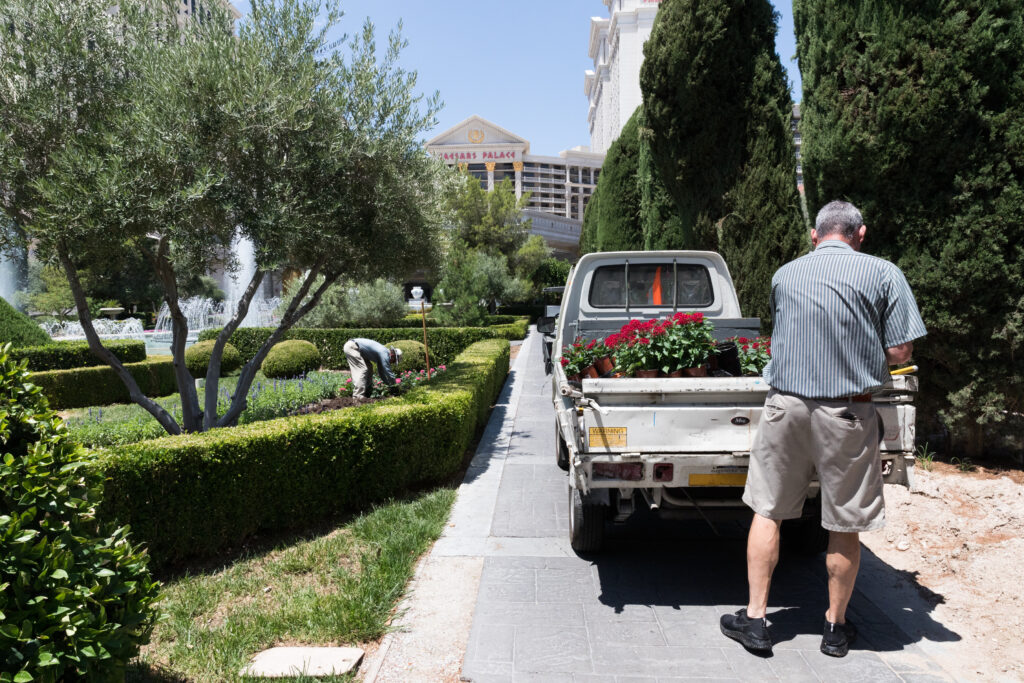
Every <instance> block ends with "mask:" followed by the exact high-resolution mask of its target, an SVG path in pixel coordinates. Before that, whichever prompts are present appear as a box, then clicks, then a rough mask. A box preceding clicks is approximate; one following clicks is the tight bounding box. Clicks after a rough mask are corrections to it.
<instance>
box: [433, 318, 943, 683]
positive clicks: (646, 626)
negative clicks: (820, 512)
mask: <svg viewBox="0 0 1024 683" xmlns="http://www.w3.org/2000/svg"><path fill="white" fill-rule="evenodd" d="M532 334H533V335H534V337H533V339H532V340H530V341H533V342H534V343H529V341H528V343H527V344H525V345H524V348H523V349H522V351H521V352H520V356H521V358H520V359H519V360H520V361H521V362H522V361H526V362H525V363H522V364H520V365H517V367H518V368H519V371H520V372H519V375H518V376H517V378H516V381H517V383H519V384H520V385H521V386H520V387H519V390H520V391H521V393H520V394H519V395H518V396H517V397H516V398H517V399H518V400H517V401H516V402H515V403H510V404H508V405H506V406H504V408H505V410H507V411H513V412H512V414H511V415H509V414H504V415H502V418H503V420H504V422H505V429H504V431H502V432H500V433H499V432H498V431H494V432H493V436H494V437H495V438H496V439H497V441H496V443H495V444H492V445H489V446H487V447H484V445H482V446H481V449H482V452H478V454H477V457H476V458H475V459H474V467H476V468H477V470H478V471H477V472H476V473H475V474H474V475H471V476H470V477H468V479H471V480H473V481H480V482H486V486H487V494H488V495H490V496H493V498H492V501H493V504H490V503H489V504H488V505H487V506H484V507H480V506H477V507H476V508H475V509H474V510H473V511H472V513H471V512H470V510H469V509H468V508H466V509H464V510H463V511H462V512H463V514H464V515H466V516H467V517H470V516H471V517H472V521H470V520H469V519H466V520H464V521H462V522H459V524H463V525H464V529H463V530H464V531H469V532H471V533H469V534H468V535H466V536H463V537H461V538H460V534H459V533H458V532H456V531H455V530H454V529H452V530H450V531H451V532H452V533H450V534H446V538H445V539H442V541H441V542H440V543H439V544H438V547H437V548H435V552H440V553H441V554H452V555H458V554H460V553H463V552H472V553H479V554H480V555H482V556H483V558H484V560H483V570H482V572H481V574H480V583H479V592H478V594H477V602H476V608H475V612H474V615H473V622H472V628H471V630H470V635H469V641H468V644H467V649H466V654H465V659H464V663H463V667H462V679H463V680H465V681H473V682H474V683H490V682H494V683H497V682H501V681H514V682H519V681H550V682H557V681H588V682H594V683H597V682H599V681H608V682H615V683H624V682H626V681H638V682H639V681H686V680H697V679H699V680H703V681H707V680H730V681H766V680H784V681H857V682H858V683H860V682H863V681H912V680H922V681H923V680H942V681H949V680H953V679H952V678H951V677H950V676H949V675H948V674H946V673H945V672H944V671H943V669H942V668H941V667H940V666H939V665H938V664H937V663H936V661H935V659H934V658H933V657H931V656H930V655H929V654H928V652H926V651H925V649H923V648H922V647H921V646H920V645H919V644H918V641H919V640H921V638H920V636H918V637H913V638H912V637H909V636H907V635H906V632H905V631H904V630H903V629H901V628H900V627H898V626H897V625H896V624H895V623H893V620H892V619H890V618H889V616H887V614H890V613H892V612H894V611H895V612H901V613H903V616H902V617H901V618H904V619H905V618H906V612H913V611H914V610H917V611H920V605H919V604H914V605H913V609H911V608H910V606H905V605H901V604H900V599H899V595H896V596H893V597H894V598H895V602H894V603H890V604H885V610H882V609H880V608H879V607H878V606H877V605H876V604H875V602H873V601H872V599H869V597H868V595H867V594H866V593H872V592H876V593H878V592H880V594H881V595H882V596H886V593H885V591H884V586H883V587H882V588H881V589H880V590H879V589H873V590H869V591H865V590H861V588H860V587H859V588H858V590H857V591H856V593H855V594H854V597H853V600H852V602H851V607H850V615H851V619H854V620H857V621H859V623H860V624H861V632H862V638H861V640H860V641H859V642H858V643H857V644H856V645H855V646H854V648H853V650H852V651H851V653H850V655H849V656H847V657H846V658H843V659H833V658H829V657H826V656H824V655H822V654H821V653H820V652H819V651H818V645H819V643H820V640H821V631H820V627H821V619H822V614H823V613H824V609H825V575H824V567H823V562H822V559H821V558H820V557H819V558H813V559H794V558H784V559H783V561H782V563H781V564H780V566H779V569H778V570H777V572H776V579H775V583H774V585H773V587H772V604H771V607H770V610H769V620H770V622H771V624H772V633H773V636H774V638H775V640H776V641H777V643H776V646H775V651H774V655H773V656H772V657H767V658H762V657H757V656H754V655H752V654H750V653H748V652H746V651H745V650H744V649H743V648H742V647H741V646H740V645H739V644H737V643H734V642H732V641H730V640H728V639H727V638H725V637H724V636H722V635H721V633H720V632H719V629H718V617H719V616H720V615H721V614H724V613H726V612H732V611H735V610H736V609H738V608H739V606H740V605H741V604H744V603H745V601H746V577H745V565H744V552H745V548H744V538H745V533H746V531H745V528H744V527H743V526H742V525H740V524H738V523H732V524H724V525H721V526H720V527H719V529H718V531H719V532H720V533H721V534H722V535H721V536H716V535H715V534H714V533H713V532H711V531H710V530H709V529H708V528H707V525H706V524H702V523H697V522H693V523H690V522H678V521H677V522H665V521H662V520H657V519H653V518H650V517H649V516H645V515H643V514H638V515H636V516H635V517H634V519H632V520H630V521H629V523H627V524H626V525H623V526H619V527H615V528H612V529H610V530H609V539H608V542H607V544H606V545H607V548H606V550H605V551H604V552H602V553H601V554H600V555H596V556H593V557H585V558H584V557H578V556H577V555H576V554H575V553H573V552H572V551H571V549H570V548H569V545H568V517H567V503H566V498H567V488H566V487H567V478H566V475H565V474H564V473H563V472H562V471H561V470H559V469H558V468H557V467H556V466H555V462H554V461H555V457H554V443H553V439H554V414H553V411H552V408H551V402H550V396H551V388H550V380H549V378H548V377H546V376H545V375H544V373H543V364H542V362H541V351H540V345H539V343H536V341H538V340H537V337H536V333H532ZM510 417H511V421H512V424H511V425H509V424H508V422H509V418H510ZM488 478H489V479H488ZM478 488H480V487H478ZM478 493H480V492H479V491H478ZM462 495H463V494H462V493H460V503H461V502H462ZM481 497H482V496H481ZM456 521H458V520H456ZM865 556H866V557H865V563H866V564H870V563H871V562H872V560H873V558H872V557H871V556H870V553H867V552H865ZM873 561H874V563H875V565H879V564H881V563H880V562H878V560H877V559H874V560H873ZM882 567H883V568H884V567H885V565H882ZM872 569H873V573H874V574H877V573H878V571H881V570H879V568H878V567H877V566H873V567H872ZM867 574H868V575H870V574H872V572H867ZM861 583H864V581H862V582H861ZM903 597H906V596H903ZM876 599H877V596H876ZM883 599H888V598H885V597H883ZM905 607H906V609H904V608H905ZM940 630H941V629H940ZM951 636H955V634H951ZM950 639H951V640H952V639H955V638H954V637H950Z"/></svg>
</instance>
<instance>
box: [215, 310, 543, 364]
mask: <svg viewBox="0 0 1024 683" xmlns="http://www.w3.org/2000/svg"><path fill="white" fill-rule="evenodd" d="M528 325H529V321H528V320H527V319H526V318H520V319H518V320H517V321H516V322H514V323H512V324H509V325H494V326H491V327H431V328H427V342H428V343H429V345H430V364H431V365H441V364H447V363H450V362H451V361H452V359H453V358H455V356H456V354H458V353H459V352H460V351H461V350H462V349H464V348H466V347H467V346H469V345H470V344H473V343H475V342H478V341H481V340H483V339H506V340H508V339H522V338H523V337H525V336H526V330H527V327H528ZM219 332H220V330H219V329H215V330H205V331H203V332H201V333H200V334H199V339H200V340H201V341H202V340H207V339H214V338H215V337H216V336H217V334H218V333H219ZM272 332H273V330H272V329H271V328H268V327H242V328H239V329H238V330H236V331H235V333H234V334H233V335H231V339H230V343H231V344H233V345H234V346H235V348H237V349H238V351H239V353H241V354H242V358H243V359H245V360H248V359H250V358H252V357H253V356H255V355H256V351H258V350H259V348H260V346H262V345H263V342H265V341H266V340H267V338H268V337H269V336H270V334H271V333H272ZM353 337H365V338H367V339H375V340H376V341H378V342H380V343H381V344H390V343H392V342H395V341H398V340H400V339H412V340H413V341H421V340H422V338H423V333H422V332H418V333H417V331H416V330H413V329H409V328H401V327H386V328H384V327H378V328H357V327H339V328H323V329H314V328H308V329H307V328H293V329H291V330H288V331H287V332H286V333H285V334H284V339H302V340H304V341H308V342H312V343H313V345H314V346H316V348H317V349H319V350H320V355H321V356H322V358H323V367H324V368H327V369H329V370H347V369H348V363H347V362H346V361H345V352H344V350H343V348H342V347H344V346H345V342H347V341H348V340H349V339H352V338H353Z"/></svg>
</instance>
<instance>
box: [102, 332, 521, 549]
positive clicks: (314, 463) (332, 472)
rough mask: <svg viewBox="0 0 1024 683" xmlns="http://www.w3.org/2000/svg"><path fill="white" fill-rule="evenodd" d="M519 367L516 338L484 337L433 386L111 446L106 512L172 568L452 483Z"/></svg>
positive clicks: (106, 458) (105, 468)
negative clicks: (513, 365)
mask: <svg viewBox="0 0 1024 683" xmlns="http://www.w3.org/2000/svg"><path fill="white" fill-rule="evenodd" d="M508 367H509V346H508V343H507V342H506V341H504V340H486V341H481V342H478V343H475V344H473V345H472V346H470V347H469V348H467V349H466V350H465V351H463V352H462V353H460V354H459V355H458V357H457V358H455V359H454V360H453V362H451V363H450V364H449V368H448V372H446V373H445V374H443V375H440V376H439V377H438V378H437V379H436V380H434V381H433V382H430V383H428V384H425V385H423V386H420V387H417V388H416V389H414V390H413V391H410V392H409V393H408V394H405V395H404V396H401V397H397V398H393V399H389V400H387V401H383V402H381V403H377V404H371V405H365V406H359V407H355V408H349V409H345V410H341V411H336V412H327V413H320V414H316V415H303V416H293V417H287V418H281V419H277V420H268V421H266V422H259V423H253V424H247V425H242V426H239V427H233V428H230V429H217V430H213V431H210V432H205V433H202V434H193V435H185V436H178V437H168V438H162V439H155V440H152V441H145V442H141V443H137V444H132V445H128V446H122V447H118V448H115V449H109V450H106V451H102V452H100V453H99V455H98V457H97V460H96V461H95V463H94V466H95V467H98V468H100V469H101V470H102V473H103V478H104V480H105V482H106V483H105V489H104V495H103V503H102V505H101V510H100V516H101V517H102V518H104V519H117V520H119V522H120V523H123V524H130V525H131V529H132V535H133V537H134V538H135V539H137V540H141V541H145V543H146V544H147V546H148V547H149V550H150V553H151V555H152V557H153V560H154V562H156V563H158V564H162V565H167V564H174V563H178V562H180V561H182V560H185V559H188V558H195V557H201V556H209V555H212V554H215V553H217V552H220V551H223V550H224V549H225V548H231V547H237V546H238V545H239V544H240V543H242V542H243V541H244V540H245V539H246V538H247V537H249V536H251V535H253V534H256V533H259V532H268V531H276V530H285V529H298V528H302V527H303V526H306V525H309V524H310V523H312V522H314V521H317V520H322V519H325V518H329V517H330V516H332V515H335V514H337V513H338V512H340V511H343V510H349V509H354V508H357V507H360V506H364V505H366V504H368V503H371V502H373V501H378V500H382V499H385V498H387V497H388V496H393V495H395V494H398V493H400V492H402V491H403V490H406V489H408V488H411V487H418V486H424V485H428V484H434V483H438V482H441V481H444V480H445V479H447V478H448V477H450V476H451V475H452V474H454V473H455V472H456V471H457V470H458V468H459V466H460V463H461V460H462V454H463V453H464V452H465V449H466V448H467V446H468V445H469V443H470V441H471V439H472V437H473V434H474V433H475V431H476V430H477V428H478V427H481V426H482V425H483V423H484V421H485V420H486V418H487V414H488V411H489V409H490V406H491V403H492V401H493V400H494V398H495V397H496V396H497V395H498V393H499V392H500V390H501V387H502V384H503V383H504V381H505V377H506V375H507V373H508Z"/></svg>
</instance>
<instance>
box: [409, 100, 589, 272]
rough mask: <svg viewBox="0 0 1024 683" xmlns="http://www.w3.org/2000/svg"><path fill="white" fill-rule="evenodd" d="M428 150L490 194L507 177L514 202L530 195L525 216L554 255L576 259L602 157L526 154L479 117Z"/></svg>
mask: <svg viewBox="0 0 1024 683" xmlns="http://www.w3.org/2000/svg"><path fill="white" fill-rule="evenodd" d="M426 148H427V151H428V152H429V153H430V154H431V155H433V156H435V157H437V158H438V159H441V160H443V161H444V162H445V163H446V164H448V165H449V166H458V167H460V168H464V169H466V170H467V171H468V172H469V173H470V174H472V175H474V176H476V177H477V178H479V179H480V183H481V184H483V185H485V186H486V187H487V189H488V190H493V189H494V187H495V186H496V184H497V183H500V182H501V181H502V180H504V179H506V178H508V179H509V180H511V181H512V182H513V183H514V184H515V189H516V197H521V196H522V195H523V193H525V192H529V193H530V198H529V200H528V201H529V203H528V205H527V208H526V209H525V210H524V211H523V215H524V217H526V218H529V219H530V220H531V223H532V228H531V230H530V233H531V234H534V235H540V236H541V237H543V238H544V241H545V242H546V243H547V245H548V246H549V247H551V248H552V249H553V250H554V253H555V256H560V257H562V258H569V259H572V260H575V258H576V256H577V249H578V247H579V241H580V228H581V226H582V225H583V211H584V210H585V209H586V207H587V202H588V201H590V196H591V195H592V194H593V193H594V188H595V186H596V185H597V178H598V176H599V175H600V173H601V163H602V162H603V161H604V154H595V153H593V152H590V151H587V150H586V149H581V148H575V149H570V150H566V151H564V152H561V153H560V154H559V155H558V156H556V157H549V156H540V155H536V154H530V143H529V142H528V141H527V140H524V139H523V138H521V137H519V136H518V135H516V134H515V133H510V132H509V131H507V130H505V129H504V128H502V127H501V126H498V125H497V124H494V123H491V122H490V121H487V120H486V119H483V118H480V117H479V116H471V117H469V118H468V119H466V120H465V121H463V122H462V123H460V124H458V125H457V126H454V127H453V128H450V129H448V130H446V131H445V132H443V133H441V134H440V135H438V136H437V137H435V138H434V139H432V140H430V141H429V142H427V145H426Z"/></svg>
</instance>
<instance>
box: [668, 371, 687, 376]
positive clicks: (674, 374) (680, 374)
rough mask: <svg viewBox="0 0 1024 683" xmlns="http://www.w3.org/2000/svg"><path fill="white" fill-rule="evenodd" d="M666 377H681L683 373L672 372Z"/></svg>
mask: <svg viewBox="0 0 1024 683" xmlns="http://www.w3.org/2000/svg"><path fill="white" fill-rule="evenodd" d="M668 377H683V371H682V370H673V371H672V372H670V373H668Z"/></svg>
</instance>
